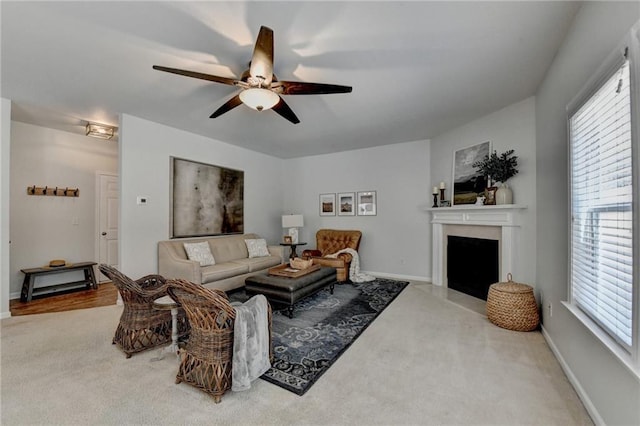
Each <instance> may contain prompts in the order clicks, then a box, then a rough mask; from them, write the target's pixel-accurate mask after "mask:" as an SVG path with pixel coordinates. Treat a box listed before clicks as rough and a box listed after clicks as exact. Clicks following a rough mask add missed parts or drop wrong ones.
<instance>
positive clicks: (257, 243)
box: [244, 238, 269, 258]
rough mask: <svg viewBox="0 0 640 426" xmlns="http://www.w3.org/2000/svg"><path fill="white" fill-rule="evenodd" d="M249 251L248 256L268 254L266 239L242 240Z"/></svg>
mask: <svg viewBox="0 0 640 426" xmlns="http://www.w3.org/2000/svg"><path fill="white" fill-rule="evenodd" d="M244 242H245V244H246V245H247V250H248V251H249V258H254V257H265V256H269V250H268V249H267V241H266V240H265V239H264V238H256V239H246V240H244Z"/></svg>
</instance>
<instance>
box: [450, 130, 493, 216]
mask: <svg viewBox="0 0 640 426" xmlns="http://www.w3.org/2000/svg"><path fill="white" fill-rule="evenodd" d="M490 153H491V141H487V142H482V143H479V144H476V145H473V146H470V147H467V148H462V149H458V150H456V151H454V153H453V179H452V182H453V190H452V194H451V204H452V205H459V204H475V202H476V199H477V197H478V196H479V195H483V194H484V190H485V188H486V187H487V180H486V176H482V174H481V173H480V172H478V171H477V170H476V168H475V167H473V164H474V163H475V162H477V161H481V160H482V159H483V158H484V157H485V156H486V155H489V154H490Z"/></svg>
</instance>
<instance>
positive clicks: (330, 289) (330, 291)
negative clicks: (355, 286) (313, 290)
mask: <svg viewBox="0 0 640 426" xmlns="http://www.w3.org/2000/svg"><path fill="white" fill-rule="evenodd" d="M335 285H336V283H331V285H329V293H330V294H333V287H335Z"/></svg>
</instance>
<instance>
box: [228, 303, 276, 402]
mask: <svg viewBox="0 0 640 426" xmlns="http://www.w3.org/2000/svg"><path fill="white" fill-rule="evenodd" d="M234 308H235V310H236V319H235V323H234V326H233V365H232V372H231V390H232V391H234V392H238V391H243V390H247V389H249V388H251V382H252V381H253V380H255V379H257V378H258V377H260V376H262V375H263V374H264V373H266V372H267V370H268V369H269V368H271V362H270V361H269V324H268V304H267V299H266V297H264V296H263V295H261V294H258V295H256V296H253V297H252V298H251V299H249V300H248V301H247V302H245V303H244V304H243V305H241V306H234Z"/></svg>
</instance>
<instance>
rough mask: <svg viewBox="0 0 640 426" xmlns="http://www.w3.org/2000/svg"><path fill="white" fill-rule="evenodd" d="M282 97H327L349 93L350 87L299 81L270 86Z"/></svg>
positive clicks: (281, 82) (282, 82) (280, 82)
mask: <svg viewBox="0 0 640 426" xmlns="http://www.w3.org/2000/svg"><path fill="white" fill-rule="evenodd" d="M271 87H272V88H273V89H274V90H276V91H278V92H279V88H282V92H280V93H281V94H283V95H329V94H332V93H351V90H353V89H352V87H351V86H340V85H338V84H323V83H304V82H301V81H278V82H277V83H274V84H273V85H272V86H271Z"/></svg>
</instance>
